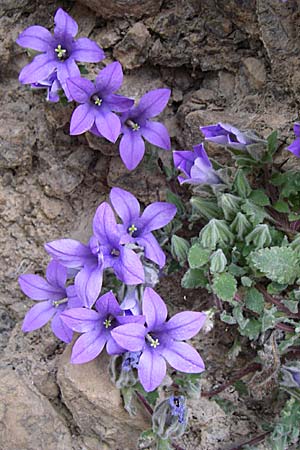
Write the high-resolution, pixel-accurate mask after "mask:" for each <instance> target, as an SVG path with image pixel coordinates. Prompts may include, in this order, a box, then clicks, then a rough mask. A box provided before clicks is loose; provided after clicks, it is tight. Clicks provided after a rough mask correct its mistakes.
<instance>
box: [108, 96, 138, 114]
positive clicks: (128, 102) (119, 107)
mask: <svg viewBox="0 0 300 450" xmlns="http://www.w3.org/2000/svg"><path fill="white" fill-rule="evenodd" d="M105 103H106V105H108V106H109V108H110V109H111V110H112V111H115V112H124V111H128V109H130V108H131V107H132V106H133V104H134V100H132V99H131V98H128V97H124V96H123V95H118V94H110V95H108V96H107V97H105Z"/></svg>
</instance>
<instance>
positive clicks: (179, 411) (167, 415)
mask: <svg viewBox="0 0 300 450" xmlns="http://www.w3.org/2000/svg"><path fill="white" fill-rule="evenodd" d="M187 415H188V410H187V407H186V398H185V397H184V396H183V395H179V396H171V397H170V398H168V399H166V400H163V401H162V402H161V403H160V404H159V405H158V406H157V407H156V408H155V410H154V411H153V414H152V429H153V431H154V433H155V434H157V435H158V436H159V437H161V438H162V439H168V438H169V437H179V436H181V435H182V434H183V433H184V431H185V428H186V426H187Z"/></svg>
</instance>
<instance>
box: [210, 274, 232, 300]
mask: <svg viewBox="0 0 300 450" xmlns="http://www.w3.org/2000/svg"><path fill="white" fill-rule="evenodd" d="M212 288H213V291H214V293H215V294H216V295H217V296H218V297H219V298H220V299H221V300H224V301H231V300H233V298H234V295H235V293H236V291H237V281H236V279H235V278H234V276H232V275H231V274H230V273H228V272H225V273H221V274H217V275H215V276H214V280H213V286H212Z"/></svg>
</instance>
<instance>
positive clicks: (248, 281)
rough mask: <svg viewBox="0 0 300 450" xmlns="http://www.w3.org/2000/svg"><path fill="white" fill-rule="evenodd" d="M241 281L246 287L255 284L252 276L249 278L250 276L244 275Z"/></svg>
mask: <svg viewBox="0 0 300 450" xmlns="http://www.w3.org/2000/svg"><path fill="white" fill-rule="evenodd" d="M241 283H242V285H243V286H245V287H251V286H252V284H253V280H251V278H249V277H242V278H241Z"/></svg>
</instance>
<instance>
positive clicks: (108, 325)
mask: <svg viewBox="0 0 300 450" xmlns="http://www.w3.org/2000/svg"><path fill="white" fill-rule="evenodd" d="M111 322H112V319H105V320H104V322H103V325H104V326H105V328H109V327H111Z"/></svg>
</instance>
